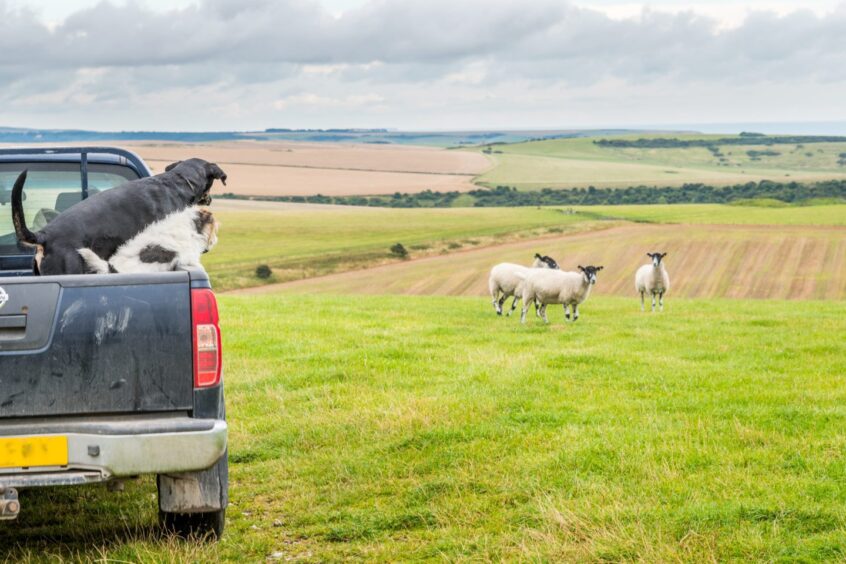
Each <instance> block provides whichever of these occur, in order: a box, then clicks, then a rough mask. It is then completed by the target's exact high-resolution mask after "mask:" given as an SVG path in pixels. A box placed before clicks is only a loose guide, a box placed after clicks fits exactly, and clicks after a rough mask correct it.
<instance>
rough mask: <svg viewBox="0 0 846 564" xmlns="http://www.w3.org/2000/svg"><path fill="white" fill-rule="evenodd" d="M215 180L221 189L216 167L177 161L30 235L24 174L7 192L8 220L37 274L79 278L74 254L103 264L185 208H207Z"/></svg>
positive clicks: (81, 267) (80, 266)
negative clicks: (30, 251) (88, 254)
mask: <svg viewBox="0 0 846 564" xmlns="http://www.w3.org/2000/svg"><path fill="white" fill-rule="evenodd" d="M215 179H220V180H221V182H223V184H224V185H225V184H226V173H225V172H223V170H221V169H220V167H218V166H217V165H216V164H213V163H210V162H207V161H204V160H202V159H188V160H186V161H179V162H176V163H173V164H172V165H170V166H168V167H167V168H166V169H165V172H163V173H162V174H157V175H156V176H151V177H149V178H142V179H139V180H132V181H130V182H127V183H125V184H122V185H120V186H118V187H116V188H112V189H110V190H106V191H104V192H100V193H99V194H96V195H93V196H91V197H89V198H87V199H85V200H82V201H81V202H79V203H78V204H76V205H75V206H73V207H72V208H70V209H68V210H67V211H65V212H63V213H61V214H60V215H59V216H57V217H56V219H54V220H53V221H51V222H50V223H48V224H47V225H46V226H45V227H44V228H43V229H42V230H41V231H39V232H38V233H33V232H32V231H30V230H29V229H28V228H27V226H26V220H25V218H24V213H23V204H22V193H23V187H24V183H25V182H26V171H24V172H23V173H21V175H20V176H19V177H18V179H17V181H16V182H15V185H14V187H13V188H12V221H13V223H14V224H15V233H16V235H17V238H18V241H20V242H21V243H23V244H25V245H30V246H34V247H35V248H36V253H35V265H34V269H35V273H36V274H42V275H50V274H84V273H86V272H88V271H89V269H88V268H86V263H85V261H84V260H83V258H82V256H81V255H80V254H79V252H78V250H79V249H89V250H91V251H92V252H93V253H94V254H95V255H96V256H98V257H100V258H101V259H105V260H108V259H109V258H110V257H111V256H112V255H114V254H115V252H116V251H117V250H118V248H119V247H120V246H121V245H123V244H124V243H126V242H127V241H129V240H130V239H132V238H133V237H135V236H136V235H138V234H139V233H140V232H142V231H143V230H144V229H146V228H147V226H149V225H151V224H153V223H155V222H157V221H159V220H162V219H164V218H166V217H167V216H169V215H171V214H173V213H175V212H179V211H182V210H184V209H185V208H187V207H191V206H195V205H197V204H199V205H208V204H210V203H211V196H210V195H209V190H210V189H211V187H212V184H213V183H214V181H215Z"/></svg>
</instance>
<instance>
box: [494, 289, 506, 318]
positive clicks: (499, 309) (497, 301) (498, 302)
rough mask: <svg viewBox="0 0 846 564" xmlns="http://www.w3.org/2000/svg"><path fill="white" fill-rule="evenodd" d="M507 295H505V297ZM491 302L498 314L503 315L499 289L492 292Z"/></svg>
mask: <svg viewBox="0 0 846 564" xmlns="http://www.w3.org/2000/svg"><path fill="white" fill-rule="evenodd" d="M504 298H505V296H503V299H504ZM491 303H492V304H493V307H494V311H495V312H496V314H497V315H502V301H501V300H500V299H499V290H497V291H495V292H491Z"/></svg>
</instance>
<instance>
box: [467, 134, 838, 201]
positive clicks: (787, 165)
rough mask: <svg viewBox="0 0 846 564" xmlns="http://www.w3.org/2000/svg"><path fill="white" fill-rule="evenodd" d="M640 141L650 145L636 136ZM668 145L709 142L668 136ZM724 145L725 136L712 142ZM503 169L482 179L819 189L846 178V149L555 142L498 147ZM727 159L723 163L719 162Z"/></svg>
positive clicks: (535, 185) (531, 185)
mask: <svg viewBox="0 0 846 564" xmlns="http://www.w3.org/2000/svg"><path fill="white" fill-rule="evenodd" d="M634 137H649V135H636V136H634ZM661 137H678V138H680V139H684V138H692V137H696V138H699V137H707V136H702V135H696V136H689V135H675V134H667V135H661ZM712 137H720V136H712ZM493 149H494V150H495V151H499V153H493V154H491V155H488V156H490V157H491V158H492V159H493V160H494V161H495V163H496V165H495V166H494V167H493V168H492V169H491V170H489V171H488V172H486V173H484V174H481V175H480V176H478V177H477V179H476V181H477V182H478V183H480V184H483V185H485V186H497V185H508V186H516V187H518V188H520V189H524V190H535V189H540V188H546V187H549V188H568V187H580V186H590V185H592V186H597V187H626V186H637V185H658V186H678V185H681V184H684V183H687V182H701V183H705V184H712V185H726V184H736V183H744V182H749V181H753V180H761V179H770V180H776V181H792V180H804V181H813V180H821V179H827V178H844V177H846V168H844V167H843V166H841V165H840V164H839V163H838V161H839V160H840V156H839V155H840V154H841V153H843V152H846V143H813V144H808V145H804V146H802V147H799V146H797V145H774V146H763V145H755V144H754V142H750V144H749V145H732V146H722V147H721V148H720V150H721V151H722V154H723V156H722V157H716V156H714V155H713V154H712V153H711V152H710V151H708V150H707V149H706V148H704V147H692V148H678V149H676V148H666V149H641V148H615V147H601V146H598V145H595V144H594V143H593V139H591V138H580V139H554V140H548V141H533V142H527V143H515V144H510V145H494V146H493ZM766 150H770V151H775V152H778V153H779V154H778V155H774V156H762V157H758V159H759V160H753V158H752V157H751V156H750V155H749V154H748V153H747V152H748V151H766ZM720 158H722V159H723V161H721V160H720Z"/></svg>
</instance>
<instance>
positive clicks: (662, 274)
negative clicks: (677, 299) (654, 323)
mask: <svg viewBox="0 0 846 564" xmlns="http://www.w3.org/2000/svg"><path fill="white" fill-rule="evenodd" d="M646 256H648V257H649V258H651V259H652V264H644V265H643V266H641V267H640V268H638V269H637V274H635V290H636V291H638V292H640V310H641V311H646V306H645V304H644V296H646V294H652V311H655V296H656V295H657V296H658V304H659V306H660V308H661V311H664V294H666V293H667V292H668V291H669V290H670V275H669V274H667V269H666V268H664V262H663V259H664V257H665V256H667V253H646Z"/></svg>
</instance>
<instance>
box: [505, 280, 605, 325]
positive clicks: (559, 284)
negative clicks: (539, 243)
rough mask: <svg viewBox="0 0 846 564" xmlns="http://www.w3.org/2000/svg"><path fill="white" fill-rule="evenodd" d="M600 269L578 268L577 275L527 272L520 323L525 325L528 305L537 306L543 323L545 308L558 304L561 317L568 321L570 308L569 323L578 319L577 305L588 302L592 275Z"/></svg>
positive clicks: (592, 281)
mask: <svg viewBox="0 0 846 564" xmlns="http://www.w3.org/2000/svg"><path fill="white" fill-rule="evenodd" d="M602 268H603V267H601V266H579V270H580V271H581V272H561V271H560V270H537V271H532V272H530V273H529V274H528V275H527V276H526V279H525V280H524V281H523V312H522V314H521V315H520V323H525V322H526V312H527V311H528V310H529V306H528V304H529V303H531V302H537V303H540V304H541V307H540V316H541V317H543V320H544V322H545V323H549V320H548V319H547V317H546V306H547V305H549V304H561V305H563V306H564V317H566V318H567V319H570V308H571V307H572V308H573V322H574V323H575V321H576V320H577V319H578V318H579V304H581V303H582V302H584V301H585V300H586V299H588V296H589V295H590V289H591V286H593V285H594V284H596V273H597V272H599V271H600V270H602Z"/></svg>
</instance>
